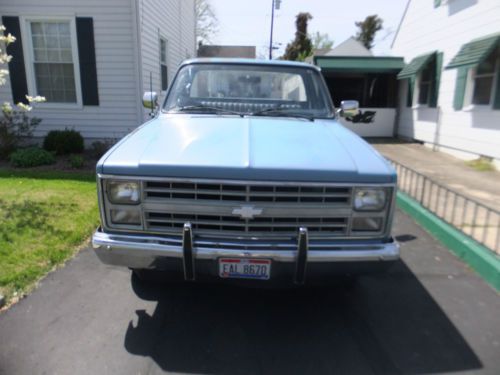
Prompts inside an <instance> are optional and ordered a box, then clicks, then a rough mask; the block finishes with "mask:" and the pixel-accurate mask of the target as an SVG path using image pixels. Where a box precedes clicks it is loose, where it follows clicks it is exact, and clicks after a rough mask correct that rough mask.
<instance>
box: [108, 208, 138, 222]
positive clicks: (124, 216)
mask: <svg viewBox="0 0 500 375" xmlns="http://www.w3.org/2000/svg"><path fill="white" fill-rule="evenodd" d="M111 222H112V223H113V224H129V225H141V213H140V212H139V211H138V210H111Z"/></svg>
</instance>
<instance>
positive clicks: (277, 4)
mask: <svg viewBox="0 0 500 375" xmlns="http://www.w3.org/2000/svg"><path fill="white" fill-rule="evenodd" d="M280 5H281V0H272V8H271V36H270V38H269V60H272V59H273V29H274V9H277V10H278V9H280Z"/></svg>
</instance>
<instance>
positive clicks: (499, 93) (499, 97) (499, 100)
mask: <svg viewBox="0 0 500 375" xmlns="http://www.w3.org/2000/svg"><path fill="white" fill-rule="evenodd" d="M496 76H497V83H496V86H495V94H494V95H495V98H494V99H493V109H500V71H499V70H498V68H497V74H496Z"/></svg>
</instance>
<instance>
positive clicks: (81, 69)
mask: <svg viewBox="0 0 500 375" xmlns="http://www.w3.org/2000/svg"><path fill="white" fill-rule="evenodd" d="M0 16H1V20H0V23H2V24H3V25H4V26H6V28H7V32H10V33H11V34H13V35H14V36H15V37H16V38H17V41H16V42H15V43H12V44H11V45H9V47H8V49H7V52H8V53H9V54H10V55H12V56H13V60H12V61H11V62H10V63H9V73H10V74H9V75H10V79H8V83H7V85H4V86H1V87H0V102H4V101H9V102H14V103H17V102H19V101H24V100H25V95H26V94H29V95H32V96H33V95H42V96H45V98H46V99H47V102H46V103H40V104H37V105H36V108H35V112H34V115H36V116H37V117H39V118H41V119H42V123H41V124H40V125H39V126H38V128H37V130H36V133H35V136H38V137H41V136H44V135H45V134H46V133H47V132H48V131H49V130H53V129H56V130H60V129H65V128H72V129H75V130H78V131H80V132H81V133H82V135H83V136H84V137H85V138H86V139H87V140H88V141H91V140H92V139H103V138H115V139H116V138H121V137H122V136H124V135H125V134H127V133H128V132H130V131H131V130H132V129H134V128H135V127H137V126H138V125H139V124H141V123H142V122H143V121H144V119H145V118H146V116H147V111H146V110H144V109H143V108H142V104H141V99H142V94H143V92H144V91H149V90H150V85H151V86H152V89H153V91H156V92H164V91H165V89H166V88H167V85H168V82H169V80H170V79H171V78H172V76H173V74H174V73H175V71H176V68H177V66H178V65H179V63H180V62H181V61H182V60H184V59H186V58H190V57H194V56H196V37H195V22H196V17H195V8H194V0H85V1H78V0H44V1H38V0H1V6H0ZM150 77H151V83H150Z"/></svg>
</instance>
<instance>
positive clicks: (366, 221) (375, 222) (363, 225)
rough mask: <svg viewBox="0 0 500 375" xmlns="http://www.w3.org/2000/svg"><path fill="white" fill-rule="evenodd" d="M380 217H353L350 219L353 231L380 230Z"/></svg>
mask: <svg viewBox="0 0 500 375" xmlns="http://www.w3.org/2000/svg"><path fill="white" fill-rule="evenodd" d="M381 229H382V219H381V218H380V217H355V218H353V219H352V231H353V232H380V230H381Z"/></svg>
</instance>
